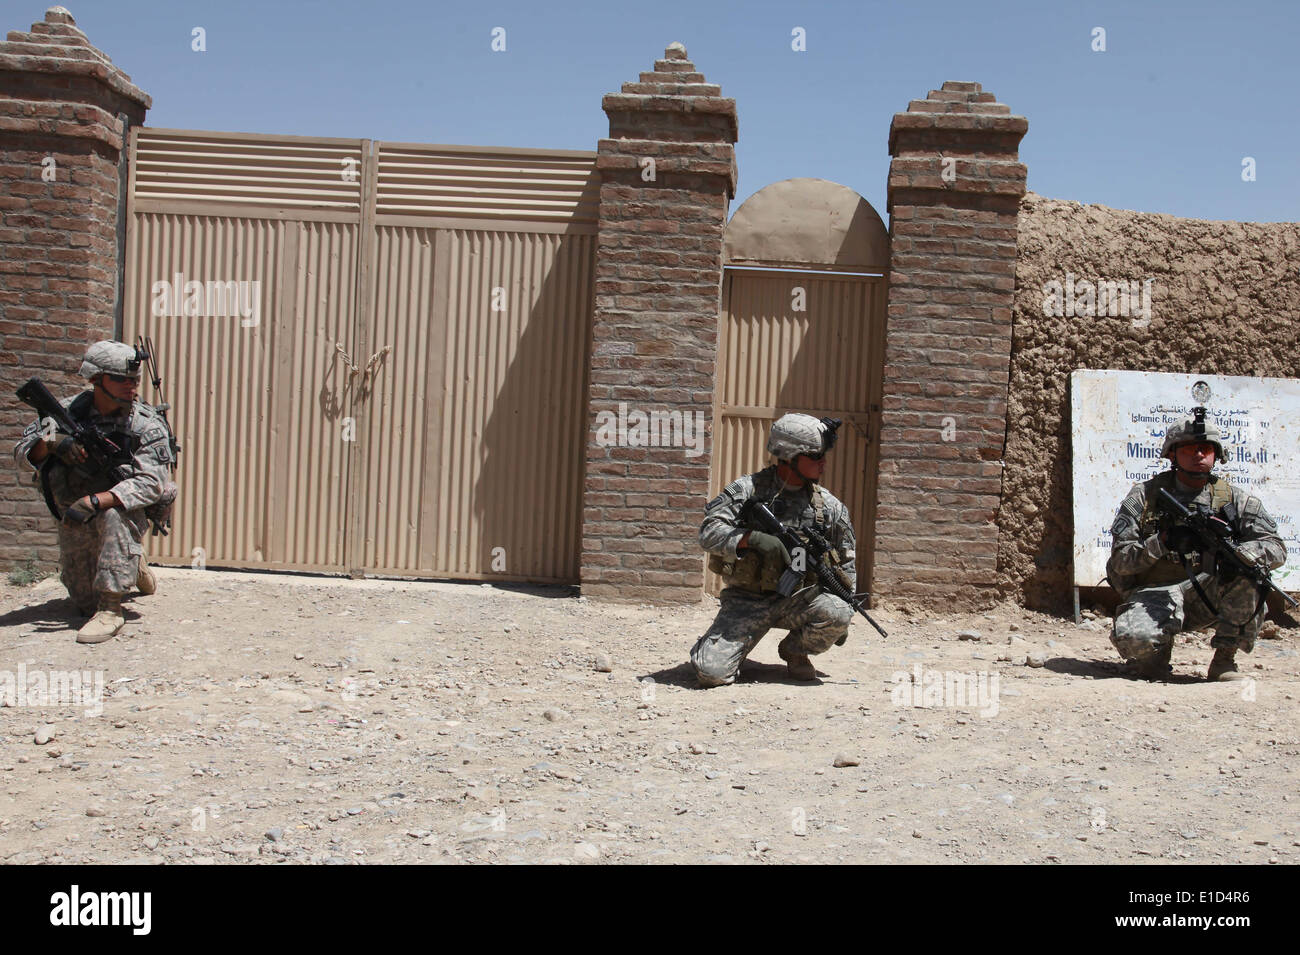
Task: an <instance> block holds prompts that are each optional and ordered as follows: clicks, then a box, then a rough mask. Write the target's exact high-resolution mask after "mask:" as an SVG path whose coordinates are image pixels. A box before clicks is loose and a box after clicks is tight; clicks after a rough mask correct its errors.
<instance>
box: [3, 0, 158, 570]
mask: <svg viewBox="0 0 1300 955" xmlns="http://www.w3.org/2000/svg"><path fill="white" fill-rule="evenodd" d="M0 89H2V90H3V93H0V396H2V397H0V444H3V446H4V448H3V450H4V455H5V458H6V464H5V466H4V472H3V473H4V477H3V479H2V480H0V521H3V524H4V526H5V528H6V531H5V533H4V534H3V535H0V568H7V567H8V566H10V565H11V564H13V563H14V562H17V561H20V560H25V559H26V558H27V557H29V556H32V555H33V554H34V555H35V556H36V557H37V558H39V559H40V560H41V562H42V563H44V564H47V565H48V564H52V563H53V562H54V561H57V559H58V545H57V540H56V536H55V527H54V522H53V520H52V519H51V518H50V516H49V514H48V512H47V511H46V510H45V504H44V503H43V501H42V500H41V498H40V496H39V494H38V492H36V491H35V490H34V489H33V488H32V486H31V485H30V484H29V483H28V482H27V477H26V475H27V474H28V473H30V472H27V471H26V470H25V469H23V470H19V469H18V468H16V467H14V466H13V465H12V464H10V463H8V462H10V461H12V458H11V457H10V449H11V448H12V446H13V442H14V441H16V440H17V439H18V436H19V434H20V433H21V431H22V429H23V427H24V426H25V425H26V424H27V423H28V422H29V421H31V420H32V418H33V417H34V415H33V413H32V412H31V410H30V409H29V408H28V407H27V406H26V405H24V404H22V403H21V402H19V401H18V399H17V398H15V397H14V391H15V390H16V389H17V388H18V386H19V385H21V384H22V383H23V382H24V381H26V380H27V379H28V378H29V377H32V376H37V377H40V378H41V379H42V380H44V381H45V383H46V384H47V385H49V387H50V390H51V391H53V392H54V393H55V394H56V395H58V396H60V397H62V396H64V395H67V394H70V393H72V392H75V391H77V390H80V389H81V388H83V387H84V386H85V382H84V381H83V380H82V379H80V378H78V377H77V375H76V372H77V369H78V367H79V366H80V357H81V355H82V353H83V352H84V351H85V350H86V344H87V343H88V342H91V341H96V340H98V339H101V338H110V337H112V334H113V308H114V302H115V298H116V289H117V285H116V283H117V276H118V268H119V266H118V245H117V206H118V162H119V158H120V156H121V154H122V151H123V149H124V143H123V136H122V132H123V129H122V124H121V122H120V121H119V120H118V118H117V117H118V114H119V113H125V114H126V115H127V116H128V117H129V119H130V122H131V124H133V125H136V124H139V123H142V122H143V121H144V115H145V111H146V110H147V109H148V108H149V105H150V100H149V97H148V96H146V95H145V94H144V93H142V92H141V91H140V90H139V89H137V88H136V87H135V86H133V85H131V82H130V78H129V77H128V76H127V75H126V74H125V73H123V72H122V71H121V70H119V69H118V68H117V67H115V66H114V65H113V64H112V62H110V61H109V59H108V57H106V56H104V54H103V53H101V52H100V51H99V50H97V49H95V48H94V47H93V46H92V45H91V44H90V41H89V40H88V39H87V38H86V35H85V34H84V33H82V32H81V31H80V30H78V29H77V27H76V24H75V22H74V21H73V19H72V16H71V15H70V14H68V13H67V11H65V10H63V9H62V8H61V7H53V8H51V9H50V10H49V11H48V12H47V13H46V14H45V20H44V22H41V23H36V24H33V25H32V28H31V30H30V31H29V32H19V31H12V32H10V33H9V35H8V39H7V41H6V42H4V43H0ZM51 159H52V160H53V164H52V165H51V164H50V163H49V160H51Z"/></svg>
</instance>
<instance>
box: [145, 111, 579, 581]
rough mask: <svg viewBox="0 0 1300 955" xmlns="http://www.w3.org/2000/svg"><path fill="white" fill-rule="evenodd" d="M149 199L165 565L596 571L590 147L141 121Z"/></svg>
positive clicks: (513, 573)
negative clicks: (587, 552) (169, 517)
mask: <svg viewBox="0 0 1300 955" xmlns="http://www.w3.org/2000/svg"><path fill="white" fill-rule="evenodd" d="M130 201H131V208H130V215H129V219H128V253H127V269H126V274H127V280H126V309H125V328H124V337H126V338H128V339H132V338H134V336H135V335H136V334H147V335H152V336H153V338H154V339H155V343H156V345H157V346H158V348H159V351H160V358H161V361H162V366H163V372H164V375H165V377H166V384H165V387H166V389H167V392H168V398H169V399H170V400H171V401H172V403H173V404H174V406H175V411H174V413H173V416H174V420H175V422H176V426H177V431H178V434H179V435H180V438H181V441H182V444H183V446H184V452H183V455H182V460H181V469H180V472H179V475H178V478H179V484H180V486H181V496H180V499H179V502H178V511H177V515H176V521H175V530H174V531H173V534H172V536H171V537H169V538H166V539H160V538H154V539H153V541H152V543H151V544H150V548H151V551H152V554H151V556H152V557H154V558H157V559H158V560H159V561H160V562H162V563H198V562H199V561H200V560H202V561H204V562H205V563H207V564H211V565H213V566H229V567H265V568H277V569H299V570H319V571H335V572H344V571H351V572H354V573H355V572H360V571H370V572H375V573H387V574H399V575H411V576H435V577H455V578H465V579H499V580H534V581H562V582H576V581H577V579H578V557H579V551H580V543H579V535H580V528H581V503H582V480H581V469H582V461H583V453H584V442H583V437H584V428H585V409H584V400H585V394H586V381H585V374H586V367H587V353H588V350H589V347H590V346H589V334H590V317H591V312H592V288H593V281H592V272H593V266H594V256H595V220H596V204H597V201H598V186H597V179H596V175H595V172H594V154H592V153H586V152H555V151H542V150H504V149H486V148H483V149H479V148H465V147H451V146H430V145H411V144H388V143H371V142H370V141H368V140H344V139H314V138H303V137H278V136H258V135H249V134H236V133H212V132H198V131H187V130H160V129H148V128H145V129H139V130H135V131H133V133H132V143H131V189H130ZM159 282H166V283H169V285H170V286H178V287H180V288H181V291H180V292H179V293H177V292H175V290H174V289H172V290H168V291H169V294H168V295H166V296H164V295H162V294H161V290H160V288H159V286H158V285H157V284H156V283H159ZM187 283H198V285H197V286H193V285H188V286H187ZM232 283H233V284H232ZM241 283H243V284H241ZM186 287H188V288H190V289H192V290H193V292H194V295H195V298H191V299H188V300H187V298H186V296H185V294H184V291H185V288H186ZM214 292H215V294H214ZM232 295H233V296H234V297H235V302H236V305H235V307H234V308H232V307H231V306H230V299H231V296H232ZM195 301H197V306H198V307H197V308H191V307H189V306H190V305H191V304H194V303H195ZM248 303H255V306H256V307H255V309H252V310H250V309H249V308H248V307H247V304H248ZM160 304H161V305H162V306H163V307H162V308H161V309H159V308H158V307H157V306H158V305H160ZM160 311H161V312H162V314H158V312H160ZM250 311H251V314H250ZM172 313H174V314H172ZM145 393H146V397H149V389H148V388H147V386H146V388H145Z"/></svg>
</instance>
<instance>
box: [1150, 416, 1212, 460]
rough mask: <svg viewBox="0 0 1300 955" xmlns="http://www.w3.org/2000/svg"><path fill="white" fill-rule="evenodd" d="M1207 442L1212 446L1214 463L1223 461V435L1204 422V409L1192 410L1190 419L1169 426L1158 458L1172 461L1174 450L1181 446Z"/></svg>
mask: <svg viewBox="0 0 1300 955" xmlns="http://www.w3.org/2000/svg"><path fill="white" fill-rule="evenodd" d="M1202 441H1207V442H1209V443H1210V444H1212V445H1214V455H1215V458H1214V460H1215V463H1218V462H1219V461H1223V460H1224V459H1225V455H1224V453H1223V435H1222V434H1220V433H1219V429H1218V428H1216V427H1215V426H1214V425H1213V424H1210V423H1209V422H1207V421H1206V420H1205V409H1204V408H1193V409H1192V417H1191V418H1188V419H1187V420H1186V421H1179V422H1177V423H1175V424H1171V425H1170V426H1169V429H1168V430H1167V431H1165V443H1164V444H1163V445H1161V447H1160V456H1161V457H1162V458H1169V459H1170V460H1171V461H1172V460H1174V449H1175V448H1177V447H1178V446H1179V445H1182V444H1199V443H1200V442H1202Z"/></svg>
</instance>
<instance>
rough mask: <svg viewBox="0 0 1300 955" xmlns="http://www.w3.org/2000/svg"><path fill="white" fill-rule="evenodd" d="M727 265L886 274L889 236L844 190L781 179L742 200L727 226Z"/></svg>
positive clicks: (874, 215)
mask: <svg viewBox="0 0 1300 955" xmlns="http://www.w3.org/2000/svg"><path fill="white" fill-rule="evenodd" d="M723 255H724V258H725V261H726V264H727V265H742V266H743V265H748V266H760V267H768V268H815V269H830V270H834V271H844V272H882V273H883V272H888V270H889V233H888V232H887V231H886V229H885V223H884V222H883V221H881V218H880V214H879V213H877V212H876V210H875V209H874V208H872V206H871V203H869V202H867V200H866V199H863V198H862V197H861V196H860V195H858V194H857V193H856V192H854V191H853V190H852V189H850V188H849V187H848V186H842V185H840V184H839V183H837V182H830V181H829V180H826V179H785V180H782V181H781V182H774V183H772V184H771V185H770V186H764V187H763V188H762V189H760V190H759V191H758V192H756V193H754V194H753V195H752V196H750V197H749V198H748V199H746V200H745V201H744V202H743V203H742V204H741V206H740V208H739V209H737V210H736V214H735V215H734V216H732V217H731V222H729V223H728V224H727V231H726V238H725V241H724V245H723Z"/></svg>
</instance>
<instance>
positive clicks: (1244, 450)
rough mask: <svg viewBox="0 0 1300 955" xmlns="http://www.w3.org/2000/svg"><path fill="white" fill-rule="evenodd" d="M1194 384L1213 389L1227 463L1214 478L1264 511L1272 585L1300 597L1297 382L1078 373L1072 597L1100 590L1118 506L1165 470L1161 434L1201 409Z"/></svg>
mask: <svg viewBox="0 0 1300 955" xmlns="http://www.w3.org/2000/svg"><path fill="white" fill-rule="evenodd" d="M1197 382H1205V384H1207V385H1208V386H1209V388H1210V392H1211V394H1210V398H1209V400H1208V401H1205V402H1204V405H1205V407H1206V416H1205V420H1206V421H1207V422H1213V424H1215V425H1216V426H1217V427H1218V429H1219V431H1220V433H1221V434H1222V435H1223V450H1224V452H1225V453H1226V455H1227V458H1228V459H1227V460H1226V461H1223V462H1220V463H1218V464H1216V465H1215V466H1214V473H1215V474H1220V475H1222V476H1223V477H1225V478H1227V479H1228V480H1229V481H1231V482H1232V483H1233V484H1236V485H1237V486H1239V487H1242V488H1245V489H1247V490H1249V491H1250V493H1252V494H1255V495H1257V496H1258V497H1259V499H1260V500H1261V501H1263V502H1264V507H1265V509H1266V510H1267V511H1268V512H1269V514H1270V515H1272V517H1273V519H1274V520H1275V521H1277V524H1278V533H1279V534H1280V535H1281V537H1282V540H1283V541H1285V543H1286V548H1287V562H1286V564H1284V565H1283V566H1282V567H1280V568H1278V569H1277V570H1275V571H1274V572H1273V580H1274V581H1275V582H1276V583H1277V584H1278V586H1280V587H1281V588H1282V589H1283V590H1286V591H1289V592H1295V591H1297V590H1300V536H1297V523H1296V522H1297V520H1300V380H1296V379H1293V378H1244V377H1237V376H1232V377H1229V376H1211V375H1171V374H1165V373H1162V372H1144V371H1110V370H1099V371H1094V370H1084V369H1080V370H1077V371H1074V372H1073V373H1072V374H1071V376H1070V408H1071V417H1070V437H1071V442H1072V445H1073V448H1074V475H1073V477H1074V585H1075V586H1076V587H1095V586H1098V585H1099V584H1104V580H1103V578H1104V577H1105V576H1106V560H1107V559H1108V558H1109V557H1110V544H1111V541H1110V527H1111V525H1112V524H1113V523H1114V522H1115V512H1116V511H1117V510H1119V504H1120V501H1122V500H1124V496H1125V495H1126V494H1128V492H1129V489H1130V488H1131V487H1132V486H1133V485H1134V484H1135V483H1137V482H1140V481H1145V480H1146V479H1147V478H1149V477H1153V476H1154V475H1156V474H1158V473H1159V472H1161V471H1164V470H1167V469H1168V467H1169V462H1168V461H1167V460H1166V459H1164V458H1162V457H1160V446H1161V444H1163V443H1164V437H1165V429H1166V428H1167V427H1168V426H1169V425H1171V424H1174V423H1175V422H1177V421H1185V420H1187V419H1188V418H1190V417H1191V416H1192V408H1194V407H1196V406H1197V405H1199V404H1202V402H1201V401H1198V400H1196V399H1194V398H1193V397H1192V386H1193V385H1194V384H1196V383H1197Z"/></svg>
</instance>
